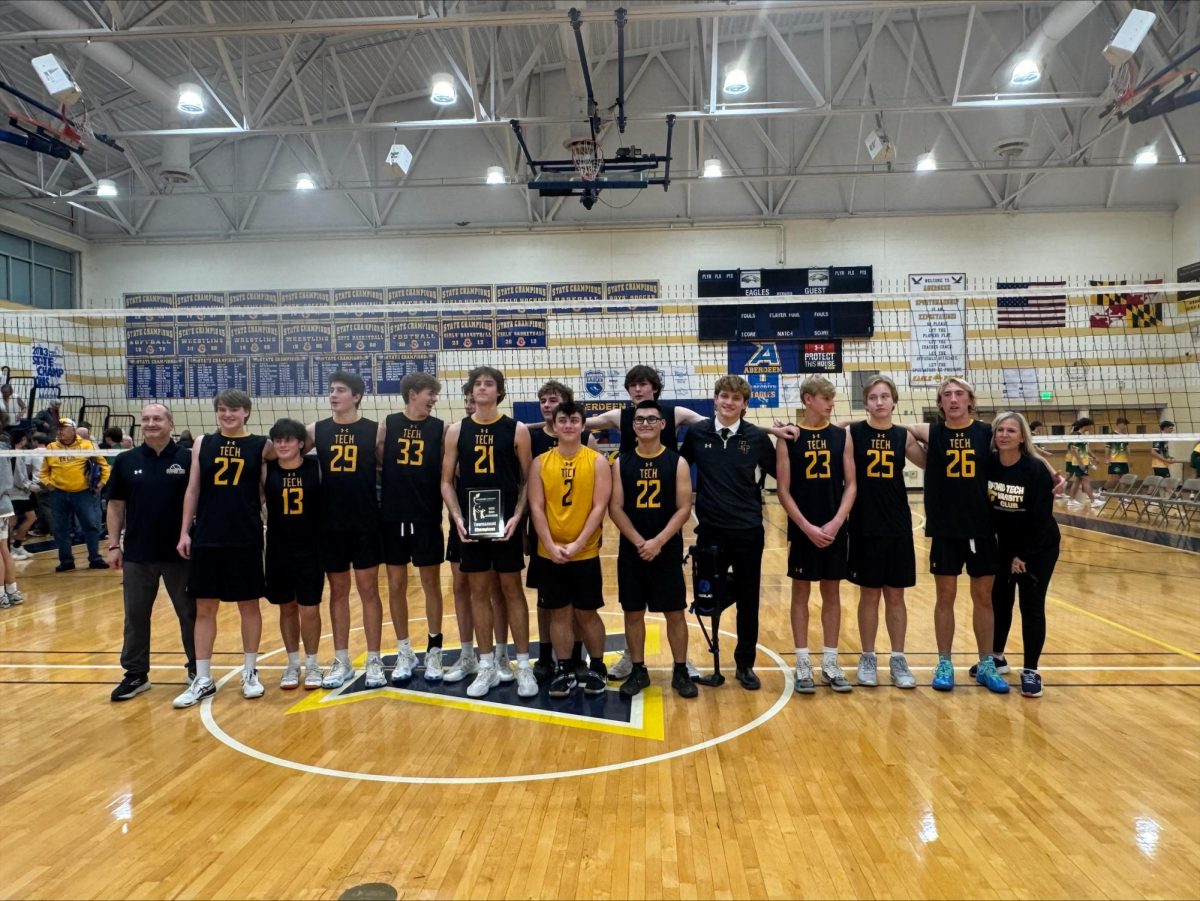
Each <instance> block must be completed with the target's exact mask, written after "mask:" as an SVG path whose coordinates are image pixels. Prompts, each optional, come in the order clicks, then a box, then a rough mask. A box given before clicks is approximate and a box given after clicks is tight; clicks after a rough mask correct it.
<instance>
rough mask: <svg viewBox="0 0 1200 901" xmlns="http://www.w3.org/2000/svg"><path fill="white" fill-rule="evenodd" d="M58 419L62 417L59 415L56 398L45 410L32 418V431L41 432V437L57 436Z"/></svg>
mask: <svg viewBox="0 0 1200 901" xmlns="http://www.w3.org/2000/svg"><path fill="white" fill-rule="evenodd" d="M60 419H62V416H61V415H60V414H59V403H58V398H57V397H56V398H54V399H52V400H51V401H50V403H49V404H47V406H46V409H44V410H42V412H41V413H39V414H38V415H37V416H35V417H33V430H34V431H35V432H41V433H42V434H43V435H54V434H57V433H58V421H59V420H60Z"/></svg>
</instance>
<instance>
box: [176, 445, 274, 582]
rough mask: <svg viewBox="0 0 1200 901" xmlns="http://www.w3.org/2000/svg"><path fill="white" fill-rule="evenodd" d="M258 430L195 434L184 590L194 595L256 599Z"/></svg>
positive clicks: (259, 577) (259, 567)
mask: <svg viewBox="0 0 1200 901" xmlns="http://www.w3.org/2000/svg"><path fill="white" fill-rule="evenodd" d="M266 446H267V439H266V438H265V437H264V436H262V435H243V436H241V437H240V438H231V437H228V436H225V435H222V434H220V433H219V432H215V433H213V434H211V435H205V436H204V437H203V438H201V439H200V498H199V503H198V505H197V507H196V522H195V525H194V526H193V527H192V570H191V574H190V576H189V581H188V591H190V592H191V594H192V595H193V596H195V597H196V598H217V599H219V600H222V601H256V600H258V599H259V598H261V597H262V596H263V595H264V594H265V593H266V584H265V581H264V578H263V528H262V526H263V524H262V504H261V501H260V498H259V489H260V486H261V485H262V465H263V450H264V449H265V448H266Z"/></svg>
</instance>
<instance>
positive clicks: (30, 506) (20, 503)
mask: <svg viewBox="0 0 1200 901" xmlns="http://www.w3.org/2000/svg"><path fill="white" fill-rule="evenodd" d="M12 505H13V516H15V517H17V520H18V522H19V521H20V519H21V517H22V516H24V515H25V514H26V513H33V512H35V511H36V510H37V507H36V506H34V503H33V500H32V499H28V498H17V497H14V498H13V499H12Z"/></svg>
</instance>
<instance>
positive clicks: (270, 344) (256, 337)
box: [229, 316, 280, 354]
mask: <svg viewBox="0 0 1200 901" xmlns="http://www.w3.org/2000/svg"><path fill="white" fill-rule="evenodd" d="M229 318H230V319H231V320H232V321H233V324H231V325H230V326H229V352H230V353H235V354H277V353H279V345H280V342H279V323H278V322H274V321H272V322H266V321H262V320H257V319H255V320H254V321H252V322H248V323H245V324H239V323H241V321H242V320H243V319H253V318H254V317H250V316H241V317H239V316H231V317H229Z"/></svg>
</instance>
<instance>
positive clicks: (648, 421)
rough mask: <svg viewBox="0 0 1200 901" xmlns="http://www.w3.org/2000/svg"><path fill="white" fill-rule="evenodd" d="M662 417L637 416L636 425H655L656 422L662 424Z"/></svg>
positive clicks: (634, 421)
mask: <svg viewBox="0 0 1200 901" xmlns="http://www.w3.org/2000/svg"><path fill="white" fill-rule="evenodd" d="M662 421H663V418H662V417H661V416H635V417H633V424H634V425H654V423H656V422H662Z"/></svg>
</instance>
